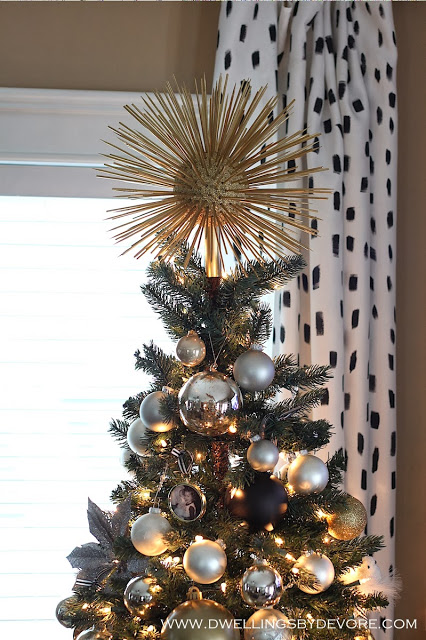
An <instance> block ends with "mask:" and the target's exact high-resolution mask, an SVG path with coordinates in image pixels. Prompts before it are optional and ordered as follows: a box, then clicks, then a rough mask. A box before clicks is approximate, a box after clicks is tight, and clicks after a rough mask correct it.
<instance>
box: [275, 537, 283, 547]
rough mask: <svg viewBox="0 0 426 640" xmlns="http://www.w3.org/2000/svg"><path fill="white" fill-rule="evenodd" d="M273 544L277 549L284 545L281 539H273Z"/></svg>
mask: <svg viewBox="0 0 426 640" xmlns="http://www.w3.org/2000/svg"><path fill="white" fill-rule="evenodd" d="M275 544H276V545H277V547H281V546H282V545H283V544H284V540H283V539H282V538H275Z"/></svg>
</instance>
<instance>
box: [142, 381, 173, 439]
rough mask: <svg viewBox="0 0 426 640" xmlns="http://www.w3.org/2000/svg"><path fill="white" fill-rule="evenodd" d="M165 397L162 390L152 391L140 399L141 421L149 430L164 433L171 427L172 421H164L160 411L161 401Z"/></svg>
mask: <svg viewBox="0 0 426 640" xmlns="http://www.w3.org/2000/svg"><path fill="white" fill-rule="evenodd" d="M164 398H166V394H165V393H164V391H153V392H152V393H150V394H148V395H147V396H146V397H145V398H144V399H143V401H142V404H141V406H140V410H139V414H140V418H141V420H142V422H143V423H144V425H145V426H146V427H147V429H151V431H155V432H157V433H164V432H165V431H170V429H173V427H174V425H173V422H165V420H164V418H163V416H162V413H161V401H162V400H164Z"/></svg>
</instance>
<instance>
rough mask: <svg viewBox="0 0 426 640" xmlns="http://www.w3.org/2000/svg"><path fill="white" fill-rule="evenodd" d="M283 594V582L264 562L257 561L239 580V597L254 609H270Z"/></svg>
mask: <svg viewBox="0 0 426 640" xmlns="http://www.w3.org/2000/svg"><path fill="white" fill-rule="evenodd" d="M282 593H283V581H282V578H281V576H280V574H279V573H278V571H276V570H275V569H274V568H273V567H271V565H270V564H268V563H267V562H266V560H259V561H257V562H255V564H254V565H253V566H252V567H250V568H249V569H247V571H246V572H245V573H244V575H243V577H242V578H241V595H242V598H243V600H244V602H245V603H246V604H248V605H249V606H250V607H254V608H255V609H261V608H262V607H272V606H273V605H274V604H277V603H278V602H279V599H280V598H281V596H282Z"/></svg>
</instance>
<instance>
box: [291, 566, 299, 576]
mask: <svg viewBox="0 0 426 640" xmlns="http://www.w3.org/2000/svg"><path fill="white" fill-rule="evenodd" d="M292 572H293V573H294V575H297V574H298V573H299V569H298V568H297V567H293V569H292Z"/></svg>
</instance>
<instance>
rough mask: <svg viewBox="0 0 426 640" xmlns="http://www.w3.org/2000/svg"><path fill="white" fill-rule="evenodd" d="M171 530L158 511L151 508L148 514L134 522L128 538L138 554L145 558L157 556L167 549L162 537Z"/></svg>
mask: <svg viewBox="0 0 426 640" xmlns="http://www.w3.org/2000/svg"><path fill="white" fill-rule="evenodd" d="M171 530H172V528H171V526H170V524H169V521H168V520H166V518H164V517H163V516H162V515H161V512H160V509H157V508H156V507H151V508H150V509H149V511H148V513H145V514H144V515H143V516H140V517H139V518H138V519H137V520H136V521H135V522H134V524H133V526H132V529H131V531H130V538H131V540H132V543H133V546H134V547H135V549H137V550H138V551H139V553H143V555H145V556H159V555H161V554H162V553H164V552H165V551H166V549H167V546H168V545H167V542H166V541H165V539H164V535H165V534H166V533H169V531H171Z"/></svg>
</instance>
